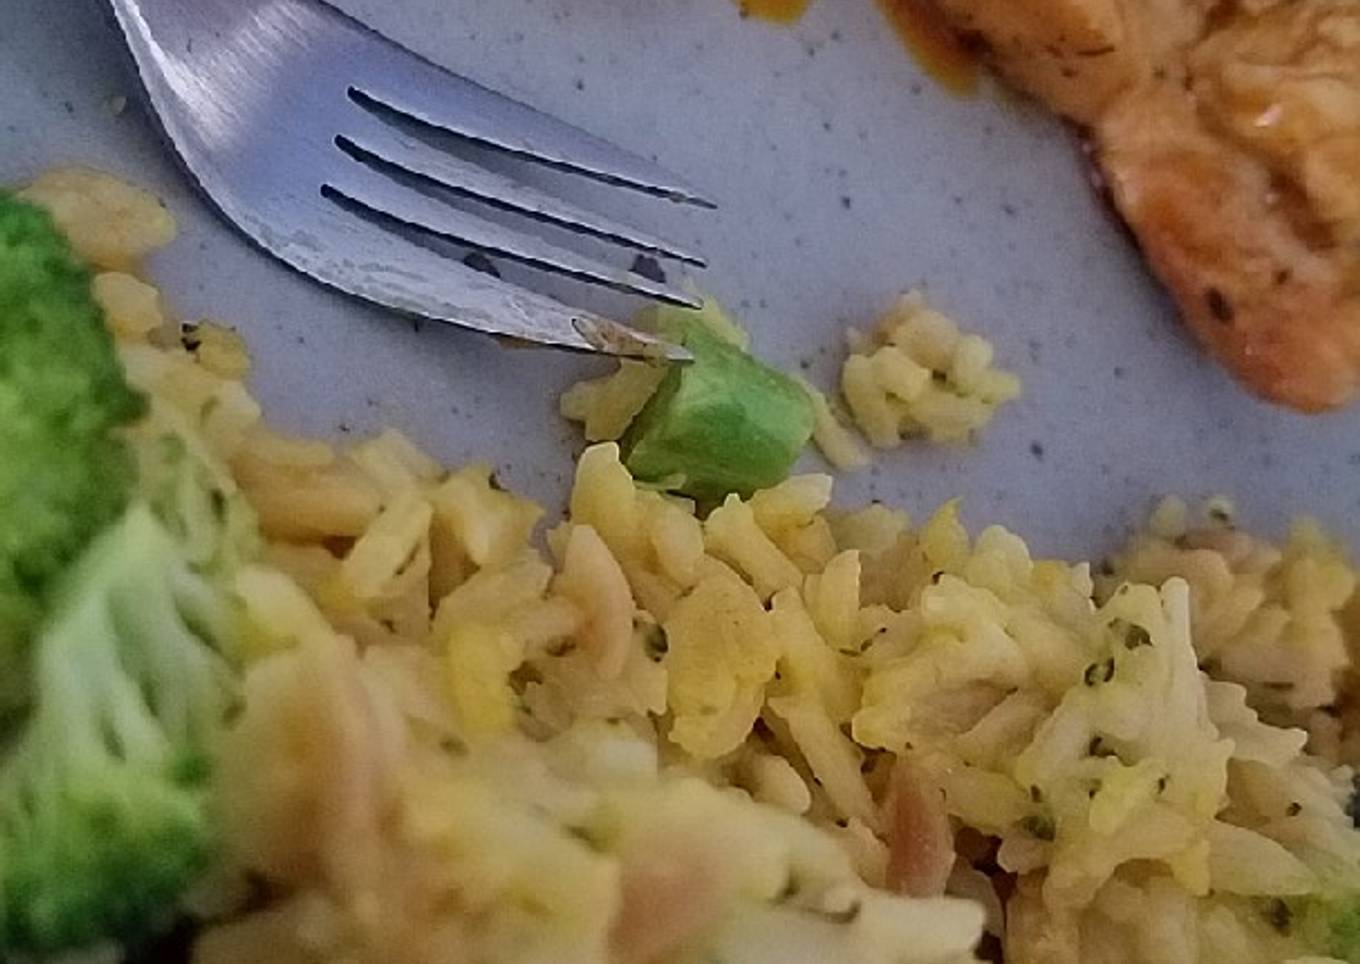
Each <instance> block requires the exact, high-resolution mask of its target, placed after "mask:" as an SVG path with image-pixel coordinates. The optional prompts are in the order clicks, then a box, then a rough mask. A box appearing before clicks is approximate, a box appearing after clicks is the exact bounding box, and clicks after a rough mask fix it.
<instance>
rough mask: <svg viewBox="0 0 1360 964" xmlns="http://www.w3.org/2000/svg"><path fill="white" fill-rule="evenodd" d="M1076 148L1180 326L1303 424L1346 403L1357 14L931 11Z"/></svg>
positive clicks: (1242, 6)
mask: <svg viewBox="0 0 1360 964" xmlns="http://www.w3.org/2000/svg"><path fill="white" fill-rule="evenodd" d="M937 4H938V7H939V9H940V12H941V14H942V15H943V16H944V17H946V19H947V20H948V21H949V22H950V23H951V24H952V25H953V26H954V27H955V29H957V30H960V31H963V32H966V33H968V34H969V35H971V36H973V37H974V38H976V39H977V40H979V41H980V42H981V44H982V45H983V47H984V48H985V49H986V50H987V51H988V55H989V57H990V59H991V61H992V63H993V64H994V65H995V66H996V68H997V70H998V71H999V72H1000V73H1001V74H1003V75H1004V76H1005V77H1006V78H1008V79H1009V80H1010V81H1011V82H1012V83H1014V84H1016V85H1017V86H1019V87H1021V88H1022V89H1024V90H1026V91H1027V92H1029V93H1031V94H1032V95H1034V96H1035V97H1037V98H1039V99H1040V100H1042V101H1044V102H1045V103H1046V104H1048V105H1049V106H1051V107H1052V108H1053V109H1055V110H1057V111H1059V112H1060V113H1062V114H1064V115H1066V116H1067V117H1069V118H1071V119H1073V120H1075V121H1077V122H1079V123H1081V124H1082V125H1084V126H1085V127H1086V128H1087V129H1088V131H1089V132H1090V136H1091V138H1092V141H1093V143H1094V145H1095V148H1096V151H1095V157H1096V160H1097V163H1098V164H1099V165H1100V167H1101V169H1102V171H1103V172H1104V175H1105V178H1106V180H1107V182H1108V184H1109V185H1110V188H1111V192H1112V196H1113V199H1114V203H1115V205H1116V207H1117V208H1118V210H1119V212H1120V213H1121V214H1122V216H1123V217H1124V218H1125V220H1126V221H1127V222H1128V223H1129V225H1130V227H1131V228H1132V230H1133V232H1134V234H1135V235H1136V237H1137V238H1138V241H1139V243H1140V244H1141V245H1142V248H1143V251H1144V253H1145V254H1146V256H1147V259H1148V262H1149V264H1150V265H1151V267H1152V269H1153V270H1154V271H1155V272H1156V273H1157V275H1158V276H1159V277H1160V278H1161V279H1162V281H1163V282H1164V283H1165V284H1166V285H1167V287H1168V288H1169V289H1170V290H1171V292H1172V294H1173V295H1174V296H1175V299H1176V301H1177V303H1178V304H1179V306H1180V309H1181V313H1182V315H1183V316H1184V318H1185V320H1186V322H1187V323H1188V324H1189V326H1190V328H1191V329H1192V330H1193V331H1194V333H1195V335H1196V336H1197V337H1198V338H1199V340H1200V341H1201V342H1202V343H1203V344H1204V345H1205V346H1206V347H1207V348H1208V350H1209V351H1210V352H1211V353H1212V354H1213V355H1214V356H1215V357H1216V358H1218V359H1219V360H1220V361H1221V362H1223V364H1225V365H1226V366H1227V367H1228V368H1229V369H1230V370H1231V371H1232V372H1233V373H1234V374H1235V375H1236V376H1237V377H1238V378H1239V379H1240V380H1241V381H1242V382H1243V383H1245V384H1246V385H1247V386H1248V387H1249V388H1251V389H1252V390H1254V391H1255V392H1257V393H1258V394H1260V395H1262V396H1264V397H1266V398H1269V399H1271V400H1273V401H1277V402H1281V403H1283V404H1286V405H1289V406H1292V407H1294V408H1297V409H1300V410H1303V411H1319V410H1323V409H1329V408H1334V407H1336V406H1339V405H1341V404H1343V403H1345V402H1346V401H1348V400H1350V399H1351V398H1352V397H1353V396H1354V395H1355V394H1356V391H1357V388H1358V387H1360V3H1357V2H1356V0H1288V2H1286V0H1236V2H1233V0H937Z"/></svg>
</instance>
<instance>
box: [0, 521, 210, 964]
mask: <svg viewBox="0 0 1360 964" xmlns="http://www.w3.org/2000/svg"><path fill="white" fill-rule="evenodd" d="M234 620H235V615H234V611H233V608H232V603H231V601H230V596H229V595H228V594H227V593H226V592H224V591H223V590H222V589H221V588H220V587H219V586H218V585H217V584H215V582H214V579H213V577H212V576H210V575H204V574H202V573H201V572H199V571H198V570H196V569H195V568H194V567H193V566H192V565H191V563H190V561H189V559H188V558H187V555H186V552H185V548H184V546H183V544H182V543H181V541H180V540H179V539H178V538H177V537H176V536H175V535H173V534H172V533H171V531H170V529H169V528H167V526H166V524H165V523H163V522H162V521H161V520H160V519H159V518H158V517H157V515H156V513H155V511H154V510H153V509H152V508H151V507H150V506H149V505H147V504H144V503H137V504H134V505H133V506H132V507H131V508H130V509H129V510H128V511H127V512H126V514H125V515H124V516H123V518H122V519H121V520H120V521H119V522H117V523H116V524H115V525H114V526H112V527H110V528H108V529H107V530H106V531H105V532H104V533H103V534H102V535H101V536H99V537H98V538H97V539H96V541H95V542H94V543H93V544H92V545H91V547H90V548H89V550H88V552H87V553H86V554H85V555H84V556H83V557H82V558H81V559H80V561H79V562H78V563H77V564H76V565H75V566H74V568H72V569H71V570H70V571H68V572H67V573H66V574H65V575H64V576H63V577H62V578H61V579H60V580H59V581H58V582H57V584H56V585H55V586H54V587H53V588H52V592H51V610H50V612H49V614H48V616H47V619H46V621H45V622H44V624H43V627H42V629H41V630H40V631H39V632H38V633H37V634H36V636H35V638H34V641H33V644H32V647H33V651H32V657H33V664H34V665H33V675H32V686H33V697H32V702H31V709H30V710H29V713H28V716H27V719H26V720H25V721H24V723H23V724H22V726H21V727H20V729H19V730H18V732H17V733H16V734H15V735H14V736H13V737H12V743H11V745H10V747H9V750H8V754H7V756H6V758H5V760H4V764H3V768H0V958H3V957H8V956H10V955H12V954H38V955H42V954H48V953H53V952H58V951H63V950H70V949H77V948H83V947H87V946H90V945H92V944H95V943H98V942H101V941H104V940H107V939H115V940H122V941H132V940H136V939H137V938H139V937H142V936H146V935H148V934H150V933H152V932H154V931H155V930H157V929H158V928H160V927H163V926H165V925H167V924H168V923H170V921H171V920H172V919H173V917H174V916H175V913H176V907H177V903H178V899H179V897H180V896H181V895H182V894H183V892H184V890H185V888H186V887H187V886H188V885H189V884H190V883H191V882H192V881H193V880H194V879H195V878H196V877H197V876H198V875H199V874H200V873H201V872H202V871H203V870H204V869H205V867H206V866H207V864H208V862H209V861H210V859H211V857H212V854H213V849H214V837H215V832H214V825H213V822H212V820H211V819H210V816H209V814H208V812H207V797H208V793H209V788H210V778H211V769H212V768H211V760H212V751H213V747H214V742H215V737H216V735H217V733H218V731H219V728H220V727H221V726H222V723H223V720H224V718H225V716H226V714H227V713H228V711H229V709H230V708H231V706H232V704H233V702H234V700H235V698H236V681H235V676H234V674H233V671H232V668H231V665H230V664H229V662H228V661H227V660H226V659H224V657H223V656H222V655H221V652H220V651H221V649H222V647H223V646H224V644H225V643H226V642H227V641H228V640H229V639H230V638H231V635H232V630H233V627H234Z"/></svg>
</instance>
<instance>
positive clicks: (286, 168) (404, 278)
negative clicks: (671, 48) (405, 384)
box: [109, 0, 712, 360]
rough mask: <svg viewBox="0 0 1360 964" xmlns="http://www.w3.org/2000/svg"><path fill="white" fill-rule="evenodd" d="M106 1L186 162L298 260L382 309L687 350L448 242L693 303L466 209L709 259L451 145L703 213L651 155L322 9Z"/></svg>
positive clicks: (211, 192)
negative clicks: (506, 277)
mask: <svg viewBox="0 0 1360 964" xmlns="http://www.w3.org/2000/svg"><path fill="white" fill-rule="evenodd" d="M109 2H110V3H111V4H112V7H113V10H114V13H115V16H116V18H117V20H118V23H119V25H120V26H121V28H122V31H123V34H124V36H125V37H126V39H127V43H128V46H129V48H130V50H131V52H132V56H133V59H134V61H135V63H136V67H137V70H138V73H139V74H140V76H141V80H142V83H143V86H144V87H145V89H146V93H147V95H148V98H149V100H150V102H151V106H152V108H153V111H154V113H155V114H156V116H157V118H158V119H159V122H160V125H161V127H162V128H163V130H164V133H165V134H166V135H167V137H168V139H169V141H170V143H171V144H172V146H173V147H174V149H175V151H176V153H177V154H178V156H179V158H180V160H181V161H182V162H183V164H184V166H185V167H186V168H187V169H188V171H189V173H190V174H191V175H192V177H193V179H194V180H195V181H196V182H197V184H198V186H199V187H200V188H201V189H202V191H203V192H204V193H205V194H206V195H207V196H208V197H209V199H211V200H212V202H213V203H214V204H215V205H216V206H217V208H218V209H219V210H220V211H221V212H222V213H223V214H224V215H225V216H226V217H227V219H228V220H229V221H231V222H232V223H234V224H235V225H236V226H237V227H238V228H239V229H240V230H242V231H243V232H244V233H245V234H246V235H247V236H248V237H249V238H251V239H252V240H253V241H254V242H255V243H257V244H258V245H259V246H261V247H262V248H264V249H265V250H266V251H268V252H270V253H272V254H273V255H275V256H276V257H278V258H279V259H281V260H282V261H284V262H286V263H287V264H289V265H290V266H292V267H293V268H295V269H297V270H298V271H301V272H303V273H304V274H307V275H310V276H311V277H312V278H315V279H316V280H318V281H321V282H323V283H325V284H327V285H330V286H331V287H334V288H337V289H340V290H341V291H344V292H346V293H348V294H350V295H353V296H356V297H359V298H363V299H367V300H368V301H372V302H376V303H378V304H380V305H383V306H386V307H388V308H392V309H395V310H397V311H400V312H405V313H410V314H414V315H420V316H425V317H428V318H434V319H438V320H441V321H447V322H451V323H454V324H457V325H462V326H464V327H468V328H472V329H476V330H478V331H482V332H487V333H490V334H495V335H502V336H507V337H510V338H514V339H521V340H524V341H530V342H538V343H541V344H546V345H555V346H561V347H566V348H574V349H581V350H585V351H595V352H605V353H608V354H615V355H630V356H649V357H657V356H660V357H665V358H671V359H678V360H683V359H685V358H687V357H688V355H687V354H686V353H685V352H684V350H683V349H681V348H679V347H677V346H674V345H670V344H667V343H665V342H663V341H660V340H658V339H656V338H654V337H653V336H651V335H649V334H647V333H645V332H642V331H638V330H636V329H633V328H630V327H628V326H626V325H623V324H620V323H618V322H615V321H611V320H609V319H607V318H604V317H601V316H599V315H596V314H592V313H590V312H585V311H581V310H578V309H575V308H571V307H569V306H567V305H565V304H563V303H561V302H559V301H557V300H554V299H552V298H549V297H547V296H545V295H542V294H539V293H535V292H533V291H530V290H528V289H526V288H523V287H519V286H516V285H513V284H510V283H508V282H504V281H501V280H500V279H499V278H498V277H496V276H495V275H494V272H489V271H488V270H486V268H487V260H486V258H485V257H484V258H482V259H474V258H472V257H467V258H460V257H459V256H458V255H457V253H456V251H455V250H454V249H453V245H454V244H457V245H459V246H461V247H463V248H470V249H472V250H473V251H475V252H480V253H482V254H483V255H486V256H492V257H496V258H501V259H509V260H512V261H517V262H521V263H523V264H527V265H529V266H532V267H534V268H537V269H542V270H547V271H551V272H557V273H560V274H564V275H568V276H570V277H573V278H576V279H579V280H583V281H587V282H592V283H596V284H601V285H605V286H608V287H611V288H615V289H619V290H623V291H627V292H631V293H633V294H637V295H642V296H644V297H648V298H652V299H657V300H660V301H664V302H670V303H673V304H679V305H686V306H689V307H697V306H698V302H697V301H696V299H695V298H694V297H693V296H692V295H691V294H689V293H687V292H685V291H682V290H680V289H678V288H676V287H675V286H673V285H671V284H668V283H666V282H665V281H664V280H660V279H664V274H661V273H657V272H648V271H643V270H642V268H641V267H640V266H639V268H638V270H636V271H626V270H623V269H620V268H617V267H614V266H611V265H609V264H607V263H605V262H603V261H600V260H598V259H596V258H594V257H591V256H588V255H585V254H581V253H578V252H576V251H574V250H571V249H569V248H567V247H564V246H562V245H559V244H555V243H553V242H551V241H549V240H547V239H545V238H543V237H541V236H538V235H536V234H533V233H529V232H526V231H524V230H520V229H519V228H517V227H510V226H508V225H507V224H506V223H505V221H506V220H507V219H505V218H501V219H500V220H496V219H493V218H491V217H487V216H485V214H489V213H490V212H489V211H485V212H484V213H477V211H476V210H470V209H476V208H478V207H479V206H486V207H489V208H492V209H497V210H499V211H501V212H510V213H512V214H514V215H519V216H522V217H521V218H519V219H511V220H517V221H518V222H522V221H523V220H524V219H530V220H533V221H537V222H542V223H546V224H549V225H554V226H556V227H559V228H565V229H566V230H567V231H570V232H574V233H576V234H579V235H585V236H589V237H592V238H594V239H597V240H602V241H604V242H608V243H610V244H613V245H617V246H622V247H624V248H628V249H632V250H633V251H635V252H638V253H639V254H641V255H646V256H652V257H664V258H669V259H675V260H678V261H681V262H686V263H689V264H693V265H698V266H702V265H703V260H702V259H701V258H700V257H698V256H697V255H695V254H693V253H691V252H689V251H686V250H685V249H683V248H681V247H679V246H677V245H674V244H671V243H669V242H667V241H665V240H663V239H661V238H658V237H653V236H652V235H650V234H648V233H645V232H642V231H639V230H636V229H635V228H633V227H630V226H628V225H625V224H622V223H619V222H617V221H614V220H612V219H609V218H606V217H603V216H601V215H598V214H595V213H592V212H591V211H588V210H585V209H584V208H581V207H577V206H574V205H572V204H570V203H568V202H566V201H563V200H560V199H558V198H557V197H555V196H553V195H551V194H549V193H546V192H544V191H541V190H537V189H534V188H532V187H530V186H528V185H525V184H523V183H518V182H516V181H515V180H513V179H511V178H510V177H507V176H505V175H504V174H500V173H496V172H493V171H492V170H489V169H487V168H486V167H483V166H480V165H478V164H475V163H473V162H471V161H470V160H468V159H466V158H465V157H461V156H459V154H458V153H455V152H454V151H452V150H450V149H449V148H450V147H451V146H454V145H457V144H472V145H474V146H476V147H480V148H490V149H492V150H493V151H494V152H503V153H505V154H508V155H511V156H513V157H516V158H520V159H524V160H527V161H530V162H534V163H537V164H542V165H546V166H547V167H550V168H555V169H559V170H565V171H569V172H573V173H575V174H579V175H584V176H585V177H588V178H591V179H594V180H595V181H598V182H602V183H604V184H606V185H611V186H615V187H620V188H630V189H633V190H635V191H639V192H642V193H644V194H648V195H652V196H655V197H660V198H667V199H671V200H674V201H679V202H683V203H687V204H694V205H700V206H706V207H711V206H712V205H711V204H710V203H709V202H707V201H706V200H704V198H702V197H701V196H700V195H698V194H697V193H696V192H695V191H694V190H693V189H691V188H689V187H688V186H686V185H685V184H684V182H682V181H681V180H680V179H679V178H677V177H675V176H674V175H672V174H670V173H668V172H667V171H665V170H664V169H662V168H661V167H659V166H658V165H656V164H655V163H653V162H651V161H647V160H645V159H643V158H640V157H637V156H635V155H633V154H630V153H628V152H626V151H624V150H623V149H621V148H618V147H615V146H614V145H612V144H610V143H608V142H606V141H604V140H601V139H600V138H597V137H594V136H592V135H590V134H587V133H585V132H584V131H581V130H579V129H577V128H575V127H572V126H570V125H568V124H566V123H564V122H562V121H559V120H557V119H555V118H553V117H550V116H548V115H546V114H543V113H541V112H539V111H537V110H534V109H533V108H530V107H527V106H525V105H524V104H521V103H518V102H517V101H514V100H511V99H509V98H507V97H505V96H503V95H501V94H498V93H496V92H494V91H491V90H488V89H487V88H485V87H481V86H479V85H477V84H475V83H473V82H472V81H469V80H467V79H465V78H463V77H460V76H457V75H456V74H453V73H451V72H449V71H447V70H444V69H442V68H440V67H438V66H436V65H434V64H432V63H430V62H429V61H426V60H423V59H421V58H420V57H418V56H417V55H416V54H414V53H412V52H410V51H409V50H406V49H405V48H403V47H400V46H398V45H397V44H396V43H394V42H392V41H390V40H388V39H387V38H385V37H383V36H381V35H380V34H378V33H376V32H375V31H373V30H371V29H369V28H368V27H366V26H364V25H363V24H361V23H359V22H358V21H356V20H354V19H353V18H351V17H349V16H348V15H346V14H345V13H343V12H341V11H339V10H337V9H336V8H334V7H332V6H329V5H328V4H326V3H323V2H321V0H109ZM464 153H466V152H464ZM459 201H461V202H463V203H457V202H459ZM468 202H472V203H468ZM649 275H651V276H650V277H649Z"/></svg>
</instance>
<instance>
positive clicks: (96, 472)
mask: <svg viewBox="0 0 1360 964" xmlns="http://www.w3.org/2000/svg"><path fill="white" fill-rule="evenodd" d="M90 282H91V278H90V274H89V271H88V270H87V269H86V268H85V267H84V266H83V265H82V264H81V263H80V262H79V261H78V260H77V259H76V257H75V255H74V254H73V253H72V251H71V248H70V245H69V244H68V243H67V242H66V239H65V238H64V237H63V236H62V234H61V233H60V232H59V231H58V230H57V228H56V226H55V224H54V223H53V221H52V219H51V217H49V216H48V215H47V213H46V212H45V211H42V210H41V209H39V208H37V207H34V206H32V205H30V204H27V203H25V202H22V201H19V200H17V199H16V198H14V197H12V196H10V195H7V194H5V193H3V192H0V711H4V710H12V709H14V707H15V706H16V705H19V704H22V703H23V702H25V700H26V693H25V690H26V687H27V684H26V682H25V680H26V679H27V665H28V657H27V651H26V641H27V639H28V637H29V636H30V635H31V634H32V632H33V631H34V628H35V627H36V625H37V623H38V621H39V619H40V618H41V614H42V610H43V606H44V597H45V593H46V590H47V587H48V586H49V585H50V584H51V583H52V581H53V580H54V579H55V578H56V577H57V575H58V574H59V573H61V572H62V570H64V569H66V568H67V567H68V566H69V565H70V564H71V563H72V562H73V561H74V560H75V559H76V557H77V556H78V555H79V554H80V552H81V551H82V550H83V549H84V548H85V546H86V545H87V544H88V543H89V542H90V540H91V539H93V538H94V536H95V535H96V534H97V533H98V532H99V531H100V530H101V529H103V528H104V527H105V526H107V525H108V524H109V523H111V522H112V521H113V520H114V519H116V518H118V516H119V514H120V513H121V512H122V511H123V508H124V507H125V506H126V505H127V502H128V499H129V495H130V493H131V491H132V487H133V483H134V469H133V462H132V457H131V455H130V453H129V451H128V449H127V447H126V445H125V444H124V442H123V441H122V440H121V439H120V438H119V436H118V434H117V433H116V431H115V430H116V429H117V428H118V427H120V426H123V425H127V424H129V423H130V422H133V421H134V420H136V419H137V418H138V417H139V416H140V415H141V413H142V411H143V408H144V403H143V400H142V398H141V396H140V395H138V394H137V393H136V392H135V391H133V390H132V389H131V388H130V387H129V386H128V384H127V382H126V380H125V379H124V377H123V372H122V368H121V367H120V365H119V362H118V358H117V355H116V354H115V352H114V349H113V343H112V339H111V338H110V336H109V333H108V331H107V330H106V329H105V327H104V324H103V320H102V317H101V315H100V310H99V307H98V305H97V304H96V303H95V301H94V298H93V295H92V294H91V285H90Z"/></svg>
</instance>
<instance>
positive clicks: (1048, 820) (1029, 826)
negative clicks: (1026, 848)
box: [1020, 813, 1057, 840]
mask: <svg viewBox="0 0 1360 964" xmlns="http://www.w3.org/2000/svg"><path fill="white" fill-rule="evenodd" d="M1020 827H1021V829H1023V830H1024V831H1025V832H1026V833H1028V834H1029V835H1030V836H1031V837H1034V838H1035V839H1036V840H1052V839H1053V838H1054V837H1056V836H1057V828H1056V827H1054V825H1053V818H1052V817H1050V816H1048V815H1046V814H1042V813H1032V814H1030V815H1029V816H1028V817H1026V818H1025V819H1024V820H1021V821H1020Z"/></svg>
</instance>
